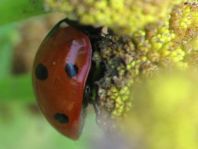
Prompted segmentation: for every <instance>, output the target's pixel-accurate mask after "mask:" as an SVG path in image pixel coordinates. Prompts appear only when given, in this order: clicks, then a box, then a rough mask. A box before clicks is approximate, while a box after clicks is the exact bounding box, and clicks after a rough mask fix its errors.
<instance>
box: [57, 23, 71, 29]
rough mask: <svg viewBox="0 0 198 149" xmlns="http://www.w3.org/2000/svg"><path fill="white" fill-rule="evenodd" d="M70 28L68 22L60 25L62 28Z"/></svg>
mask: <svg viewBox="0 0 198 149" xmlns="http://www.w3.org/2000/svg"><path fill="white" fill-rule="evenodd" d="M68 26H69V25H68V24H67V23H66V22H61V23H60V25H59V27H60V28H66V27H68Z"/></svg>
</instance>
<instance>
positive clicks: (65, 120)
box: [54, 113, 69, 124]
mask: <svg viewBox="0 0 198 149" xmlns="http://www.w3.org/2000/svg"><path fill="white" fill-rule="evenodd" d="M54 118H55V120H57V121H58V122H59V123H61V124H66V123H68V122H69V118H68V116H67V115H65V114H63V113H56V114H55V115H54Z"/></svg>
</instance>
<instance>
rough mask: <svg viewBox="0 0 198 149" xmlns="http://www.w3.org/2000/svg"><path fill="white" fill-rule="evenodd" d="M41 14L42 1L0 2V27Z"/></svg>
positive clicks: (42, 11) (2, 0)
mask: <svg viewBox="0 0 198 149" xmlns="http://www.w3.org/2000/svg"><path fill="white" fill-rule="evenodd" d="M43 13H45V11H44V8H43V0H15V1H13V0H0V18H1V19H0V25H2V24H5V23H9V22H13V21H18V20H21V19H25V18H29V17H31V16H36V15H39V14H43Z"/></svg>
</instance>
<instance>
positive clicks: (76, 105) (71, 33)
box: [33, 20, 92, 140]
mask: <svg viewBox="0 0 198 149" xmlns="http://www.w3.org/2000/svg"><path fill="white" fill-rule="evenodd" d="M67 22H68V21H67V20H63V21H60V22H59V23H58V24H57V25H56V26H55V27H54V28H53V29H52V31H51V32H50V33H49V34H48V36H47V37H46V38H45V39H44V41H43V42H42V44H41V45H40V47H39V49H38V52H37V54H36V58H35V61H34V66H33V86H34V90H35V93H36V96H37V101H38V104H39V106H40V109H41V111H42V113H43V114H44V115H45V117H46V118H47V120H48V121H49V122H50V123H51V125H52V126H53V127H55V128H56V129H57V130H58V131H59V132H61V133H62V134H64V135H65V136H68V137H70V138H72V139H74V140H75V139H77V138H78V137H79V135H80V133H81V130H82V126H83V123H84V117H85V107H86V102H85V99H84V97H85V96H84V94H85V91H86V90H85V88H86V82H87V79H88V75H89V72H90V68H91V64H92V62H91V61H92V60H91V58H92V46H91V42H90V39H89V37H88V35H87V34H86V33H84V32H82V31H80V30H79V29H78V28H76V27H73V26H67Z"/></svg>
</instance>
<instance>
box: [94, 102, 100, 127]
mask: <svg viewBox="0 0 198 149" xmlns="http://www.w3.org/2000/svg"><path fill="white" fill-rule="evenodd" d="M92 104H93V107H94V110H95V113H96V122H97V124H99V123H100V122H99V117H100V114H101V111H100V108H99V106H98V103H97V102H96V101H93V103H92Z"/></svg>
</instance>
